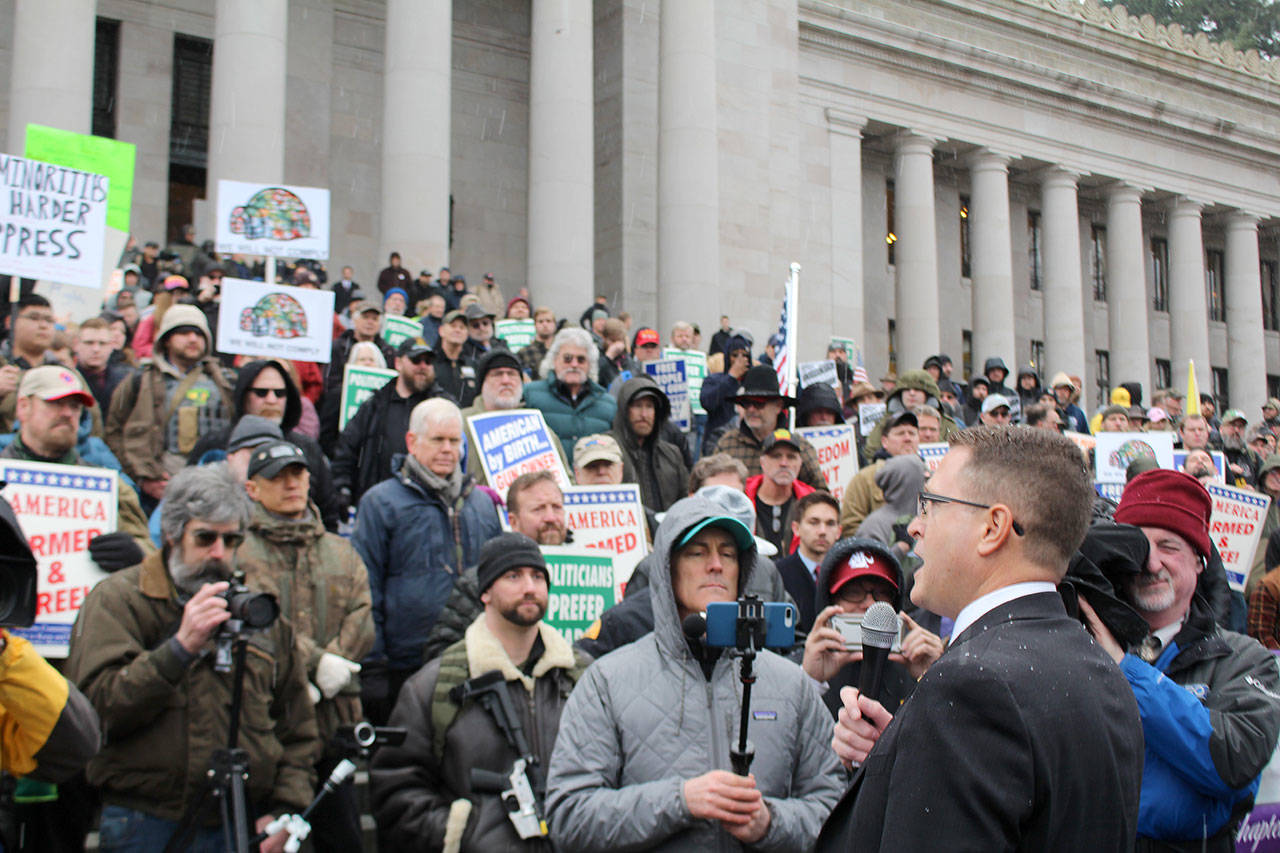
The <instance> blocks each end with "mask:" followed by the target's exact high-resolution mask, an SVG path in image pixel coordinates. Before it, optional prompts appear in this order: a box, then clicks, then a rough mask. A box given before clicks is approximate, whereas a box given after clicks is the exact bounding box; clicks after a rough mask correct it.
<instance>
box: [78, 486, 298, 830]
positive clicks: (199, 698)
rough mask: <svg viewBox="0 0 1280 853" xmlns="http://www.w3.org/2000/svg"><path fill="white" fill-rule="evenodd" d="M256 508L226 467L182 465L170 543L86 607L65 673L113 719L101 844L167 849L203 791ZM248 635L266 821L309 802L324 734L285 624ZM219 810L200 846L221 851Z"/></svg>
mask: <svg viewBox="0 0 1280 853" xmlns="http://www.w3.org/2000/svg"><path fill="white" fill-rule="evenodd" d="M249 517H250V506H249V499H248V498H247V497H246V496H245V491H244V487H242V486H241V485H240V484H239V483H237V482H236V481H235V479H234V478H233V477H232V476H231V474H230V472H229V471H228V470H227V467H226V465H225V464H223V463H219V464H215V465H206V466H202V467H192V468H184V469H183V470H181V471H180V472H178V474H176V475H175V476H174V478H173V479H172V481H170V483H169V487H168V490H167V492H166V495H165V502H164V509H163V511H162V516H161V529H162V532H163V536H164V542H165V545H164V549H163V551H161V552H159V553H155V554H152V555H151V556H149V557H147V558H146V559H144V560H143V561H142V563H140V564H139V565H136V566H133V567H131V568H128V569H125V570H123V571H120V572H116V573H115V574H113V575H111V576H110V577H108V578H106V579H105V580H103V581H101V582H100V583H99V584H98V585H97V586H95V587H94V588H93V590H92V591H91V592H90V593H89V596H88V598H86V600H85V603H84V606H83V607H82V608H81V609H80V615H79V617H78V618H77V620H76V624H75V627H74V628H73V629H72V634H71V655H70V657H69V658H68V661H67V675H68V677H69V678H70V679H72V680H73V681H74V682H76V684H77V685H78V686H79V687H80V689H81V690H83V691H84V694H85V696H87V697H88V698H89V701H90V702H92V703H93V706H94V708H95V710H97V712H98V715H99V716H100V717H101V719H102V726H103V734H104V740H105V742H106V745H105V746H104V747H103V749H102V751H101V752H99V753H98V755H97V757H95V758H94V759H93V760H92V761H91V762H90V763H89V768H88V777H89V782H90V783H91V784H93V785H96V786H98V787H99V788H100V789H101V791H102V799H103V803H104V806H103V810H102V821H101V825H100V829H99V838H100V842H99V849H100V850H103V851H138V853H154V851H157V850H161V849H163V848H164V847H165V845H166V844H167V843H168V841H169V839H170V838H171V837H172V836H173V835H174V833H175V831H176V830H177V829H178V828H179V825H180V824H179V821H181V820H182V818H183V816H184V815H185V814H187V812H188V810H190V809H192V808H194V807H196V806H197V804H199V803H200V802H201V801H202V800H203V798H204V794H205V791H206V790H207V774H208V771H209V770H210V768H211V766H212V757H213V754H214V751H215V750H217V749H221V748H225V747H226V746H228V739H229V732H230V722H231V721H230V707H231V699H232V684H233V680H234V679H233V673H225V672H220V671H218V669H217V668H216V667H217V660H216V658H217V653H218V650H219V647H220V646H221V647H224V649H225V646H226V644H227V641H228V640H229V639H231V638H230V637H229V636H228V633H229V632H228V631H227V629H224V628H223V626H224V625H225V624H226V623H227V621H228V620H229V619H231V617H232V613H231V610H230V609H229V603H228V600H227V598H226V596H225V594H226V592H227V590H228V586H229V584H228V583H227V581H228V580H229V579H230V578H231V575H232V567H233V565H234V563H235V552H236V548H237V547H238V546H239V544H240V542H241V541H242V540H243V539H244V530H245V527H246V525H247V524H248V522H249ZM246 639H247V643H248V646H247V649H246V654H245V661H246V663H245V669H244V683H243V696H242V700H241V710H240V720H239V737H238V746H239V748H240V749H243V750H245V752H246V753H247V756H248V771H249V772H248V779H247V781H246V783H245V787H246V799H247V803H248V808H249V810H250V819H251V820H252V819H253V818H254V817H255V816H259V817H257V820H256V821H255V822H254V827H255V828H256V829H257V830H259V831H261V830H262V829H263V828H265V827H266V825H267V824H268V823H270V822H271V821H272V820H273V817H274V816H275V815H280V814H283V813H286V812H289V813H294V814H297V813H299V812H301V811H302V810H303V809H304V808H306V806H307V805H308V804H309V803H310V802H311V799H312V790H313V787H314V785H313V771H312V766H313V765H314V764H315V761H316V758H317V757H318V755H319V751H320V740H319V738H318V736H317V732H316V721H315V713H314V711H313V710H312V706H311V700H310V698H309V697H308V696H307V666H306V660H305V659H304V657H303V655H302V653H301V652H300V651H298V649H297V648H296V646H295V637H294V633H293V630H292V629H291V628H290V627H289V625H288V623H287V622H286V621H285V620H276V621H275V622H274V623H273V624H271V625H270V626H269V627H267V628H264V629H262V630H260V631H255V632H253V633H250V634H247V635H246ZM217 815H218V812H217V809H216V807H215V808H213V809H212V810H211V811H205V813H204V819H203V820H202V821H201V822H200V824H199V825H198V827H197V831H196V835H195V837H194V839H193V846H192V847H191V849H193V850H201V851H204V850H209V851H213V850H222V849H223V847H222V844H223V834H222V833H223V829H222V827H220V826H218V825H217V821H218V816H217ZM286 839H287V836H286V835H285V834H284V833H283V832H281V833H277V834H276V835H274V836H272V837H271V838H269V839H268V840H267V842H266V843H265V844H264V845H263V848H262V849H263V850H264V851H279V850H282V849H283V847H284V842H285V840H286Z"/></svg>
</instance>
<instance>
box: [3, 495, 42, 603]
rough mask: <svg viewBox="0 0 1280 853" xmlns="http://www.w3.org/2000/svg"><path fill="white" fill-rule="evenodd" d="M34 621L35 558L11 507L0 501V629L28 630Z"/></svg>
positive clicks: (6, 502)
mask: <svg viewBox="0 0 1280 853" xmlns="http://www.w3.org/2000/svg"><path fill="white" fill-rule="evenodd" d="M0 487H3V483H0ZM35 621H36V558H35V555H34V554H32V553H31V547H30V546H29V545H28V544H27V537H26V536H25V535H23V533H22V528H21V527H19V526H18V517H17V516H16V515H14V512H13V507H11V506H10V505H9V502H8V501H7V500H4V499H2V498H0V628H29V627H31V625H32V624H33V623H34V622H35Z"/></svg>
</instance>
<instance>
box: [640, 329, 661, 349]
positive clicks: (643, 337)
mask: <svg viewBox="0 0 1280 853" xmlns="http://www.w3.org/2000/svg"><path fill="white" fill-rule="evenodd" d="M660 342H661V341H660V339H659V337H658V331H657V330H656V329H641V330H640V331H638V332H636V346H638V347H642V346H645V345H646V344H651V345H653V346H655V347H656V346H657V345H658V344H659V343H660Z"/></svg>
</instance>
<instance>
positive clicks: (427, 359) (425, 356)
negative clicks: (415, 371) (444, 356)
mask: <svg viewBox="0 0 1280 853" xmlns="http://www.w3.org/2000/svg"><path fill="white" fill-rule="evenodd" d="M434 360H435V356H434V355H432V354H431V353H429V352H424V353H419V354H418V355H414V356H410V357H409V361H412V362H413V363H414V364H431V363H432V362H433V361H434Z"/></svg>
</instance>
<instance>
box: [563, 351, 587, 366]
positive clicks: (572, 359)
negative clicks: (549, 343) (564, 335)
mask: <svg viewBox="0 0 1280 853" xmlns="http://www.w3.org/2000/svg"><path fill="white" fill-rule="evenodd" d="M560 360H561V361H563V362H564V363H565V364H586V363H587V357H586V356H585V355H569V354H568V353H560Z"/></svg>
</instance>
